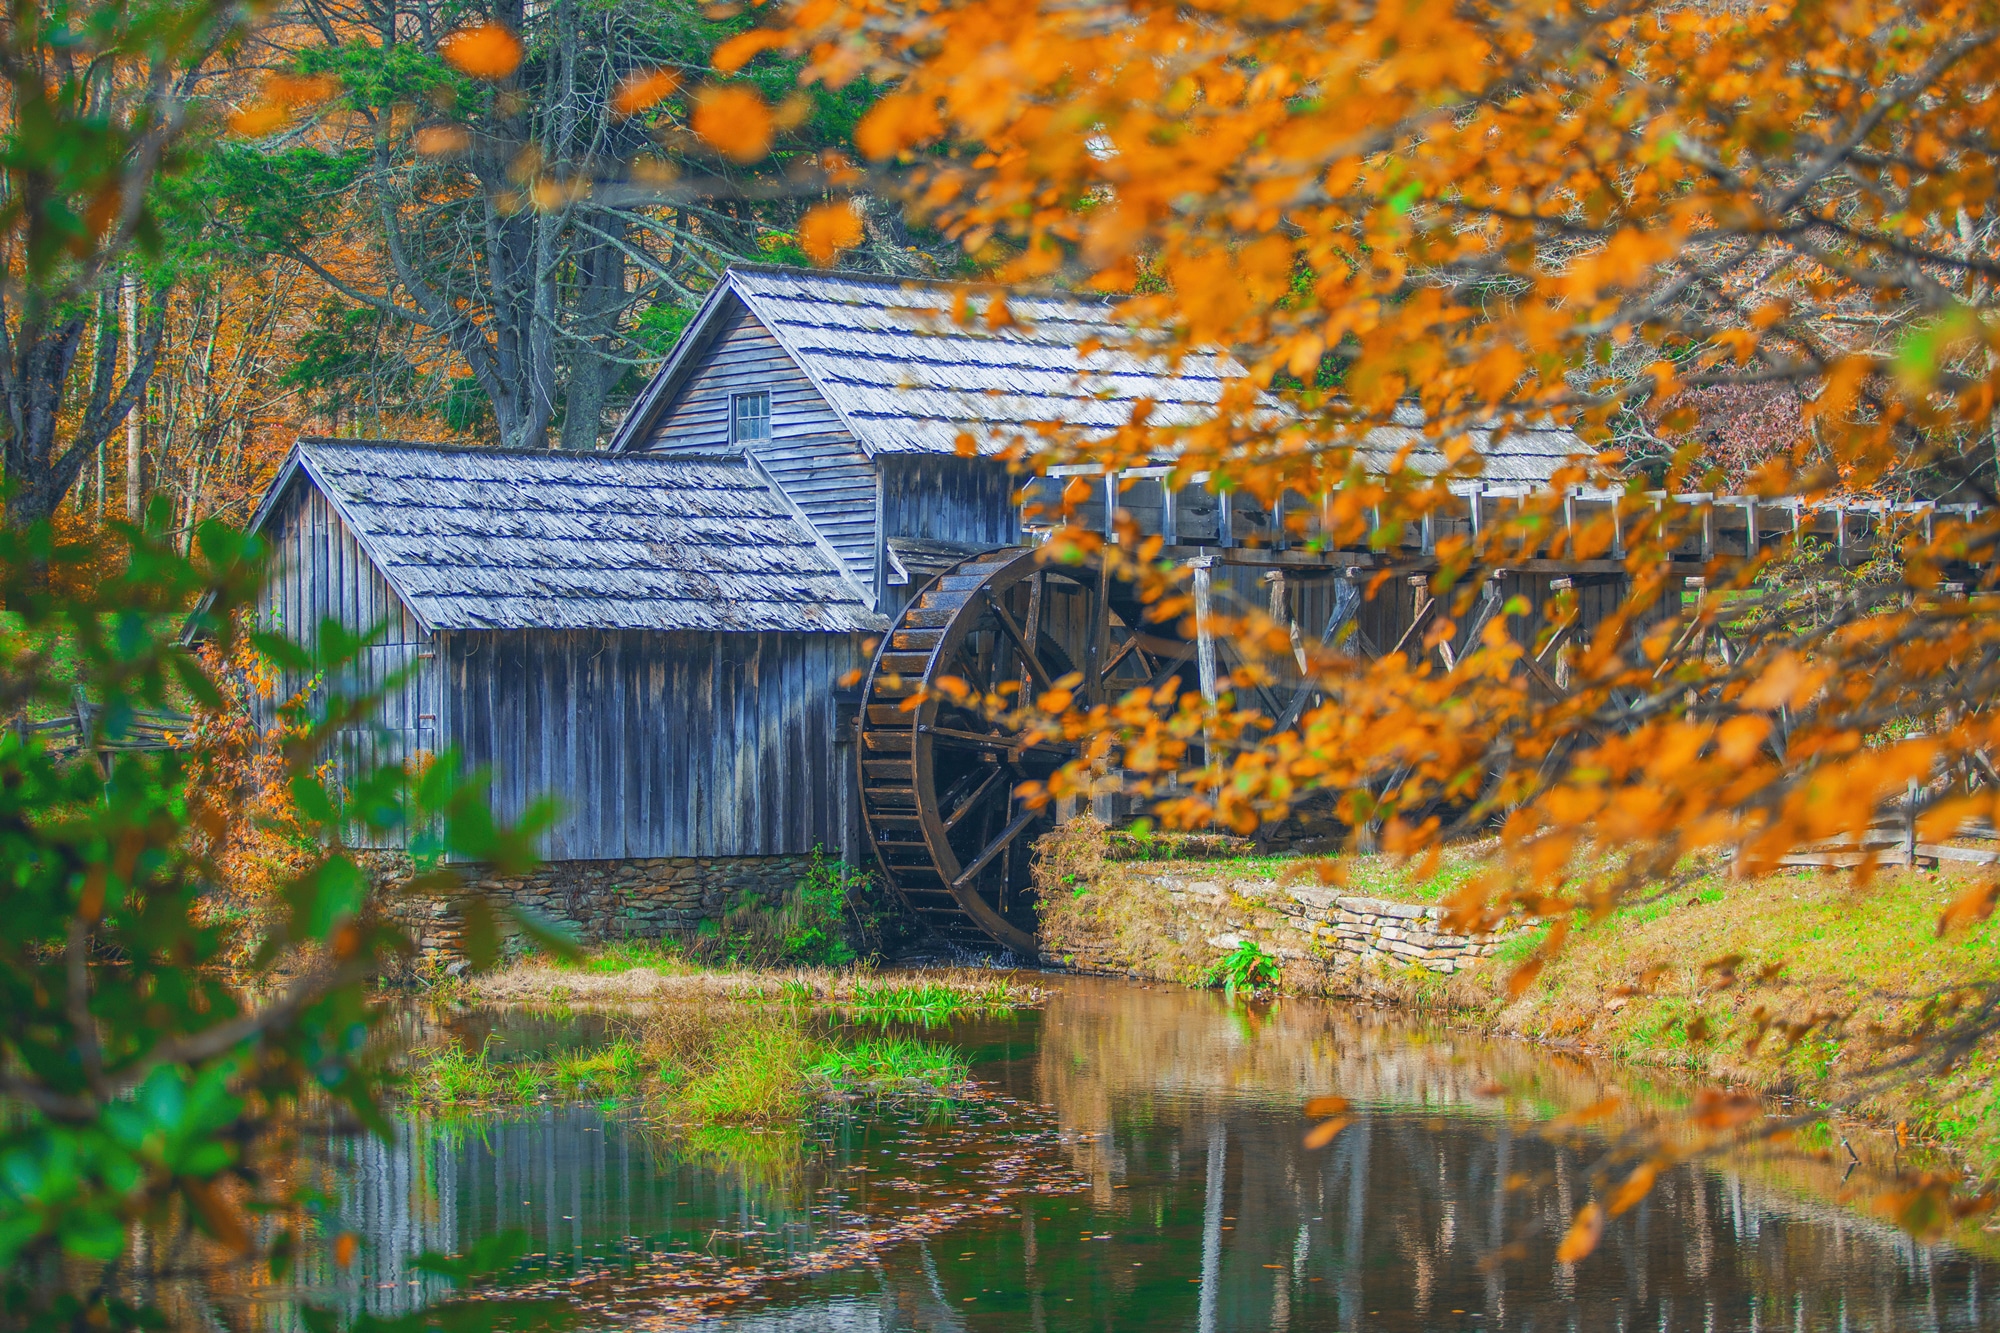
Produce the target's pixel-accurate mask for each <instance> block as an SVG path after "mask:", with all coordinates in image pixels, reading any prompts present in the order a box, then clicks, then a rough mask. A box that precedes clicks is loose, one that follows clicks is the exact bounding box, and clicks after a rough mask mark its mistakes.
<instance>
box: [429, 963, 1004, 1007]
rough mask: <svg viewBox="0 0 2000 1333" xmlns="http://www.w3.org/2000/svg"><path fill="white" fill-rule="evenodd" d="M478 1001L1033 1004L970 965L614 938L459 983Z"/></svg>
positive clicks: (1000, 980) (1001, 976)
mask: <svg viewBox="0 0 2000 1333" xmlns="http://www.w3.org/2000/svg"><path fill="white" fill-rule="evenodd" d="M465 998H467V999H470V1000H475V1001H479V1002H481V1003H486V1004H534V1005H551V1004H569V1005H609V1006H618V1005H626V1004H633V1003H642V1004H650V1003H653V1002H657V1001H663V1000H675V1001H693V1002H714V1003H731V1004H751V1005H760V1004H777V1005H822V1006H832V1007H836V1008H840V1009H844V1010H851V1011H854V1012H858V1013H860V1014H863V1015H866V1016H877V1015H880V1016H885V1017H892V1018H901V1019H908V1020H923V1019H927V1018H928V1019H937V1020H944V1019H949V1018H955V1017H958V1016H960V1015H963V1014H973V1013H998V1012H1005V1011H1008V1010H1013V1009H1019V1008H1023V1007H1026V1006H1029V1005H1033V1004H1036V1003H1038V1002H1039V1001H1040V1000H1041V998H1042V991H1041V990H1039V989H1038V988H1036V987H1035V986H1034V985H1032V984H1031V983H1029V982H1026V981H1023V980H1022V979H1021V978H1019V977H1015V976H1010V975H1009V974H1007V973H1004V972H993V971H987V970H983V969H979V968H936V969H925V970H921V971H897V972H890V971H879V972H878V971H872V970H867V969H856V968H824V967H820V968H812V967H802V968H747V967H713V966H706V965H703V964H701V963H699V962H695V961H691V960H690V959H688V958H686V957H685V956H683V955H681V954H679V953H677V952H676V951H674V950H673V949H671V948H661V947H659V946H654V945H646V944H627V945H615V946H612V947H609V948H604V949H599V950H594V951H591V952H589V953H586V954H585V955H584V956H582V957H580V958H578V959H576V960H574V961H564V962H556V961H550V960H546V959H529V960H526V961H523V962H520V963H516V964H514V965H513V966H511V967H508V968H504V969H502V970H500V971H498V972H493V973H489V974H487V975H485V976H482V977H479V978H477V979H475V980H474V981H472V982H471V983H470V984H468V985H467V986H466V987H465Z"/></svg>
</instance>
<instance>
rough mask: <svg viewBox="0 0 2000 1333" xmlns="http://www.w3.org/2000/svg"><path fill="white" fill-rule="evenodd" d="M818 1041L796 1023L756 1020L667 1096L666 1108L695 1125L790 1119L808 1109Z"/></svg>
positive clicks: (671, 1114)
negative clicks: (808, 1074) (810, 1070)
mask: <svg viewBox="0 0 2000 1333" xmlns="http://www.w3.org/2000/svg"><path fill="white" fill-rule="evenodd" d="M816 1052H817V1044H816V1043H815V1042H814V1041H813V1040H812V1038H810V1037H809V1036H807V1035H806V1033H805V1030H804V1028H803V1026H801V1025H798V1024H785V1023H773V1024H756V1025H752V1026H751V1027H749V1028H747V1029H746V1030H745V1031H744V1032H743V1033H742V1034H741V1036H740V1038H738V1039H736V1040H734V1041H730V1042H727V1043H725V1044H724V1046H723V1048H722V1049H721V1051H720V1053H719V1055H718V1057H717V1059H716V1061H715V1063H714V1064H713V1065H712V1066H711V1067H710V1068H709V1069H707V1070H706V1071H705V1072H703V1073H701V1074H698V1075H696V1076H695V1077H694V1078H692V1079H691V1080H689V1081H688V1082H687V1083H686V1084H685V1085H683V1086H681V1087H679V1088H676V1089H675V1090H674V1091H673V1093H672V1094H671V1096H670V1098H669V1100H668V1104H667V1107H666V1110H667V1112H668V1114H669V1115H670V1116H672V1117H673V1118H674V1119H677V1120H687V1121H692V1122H694V1123H697V1124H719V1123H740V1122H744V1121H766V1120H790V1119H796V1118H797V1117H799V1116H800V1115H803V1114H804V1113H805V1111H806V1107H807V1101H808V1094H807V1088H806V1079H805V1071H806V1070H807V1068H809V1067H810V1065H811V1062H812V1061H813V1059H814V1058H815V1055H816Z"/></svg>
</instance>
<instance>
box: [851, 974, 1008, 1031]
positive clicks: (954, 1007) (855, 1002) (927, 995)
mask: <svg viewBox="0 0 2000 1333" xmlns="http://www.w3.org/2000/svg"><path fill="white" fill-rule="evenodd" d="M1023 1003H1025V1001H1023V1000H1022V999H1021V997H1020V995H1019V994H1018V993H1017V992H1016V990H1015V988H1014V987H1013V986H1012V985H1010V984H1009V983H1008V981H1007V979H1006V978H1005V977H1002V978H999V979H998V980H997V981H995V982H994V983H993V984H992V985H989V986H983V987H981V988H979V989H977V990H967V989H965V988H964V987H961V986H951V985H946V984H944V983H942V982H936V981H920V982H916V983H914V984H909V983H905V984H901V985H897V984H887V983H885V984H883V985H868V984H866V983H863V984H862V985H859V986H856V987H855V988H854V997H853V998H852V999H851V1000H849V1001H848V1007H849V1008H850V1009H851V1010H852V1011H853V1012H854V1014H855V1016H856V1017H859V1018H863V1019H868V1020H871V1021H874V1022H879V1023H887V1022H898V1023H925V1024H930V1023H945V1022H949V1021H951V1020H952V1019H954V1018H958V1017H960V1016H962V1015H965V1014H982V1013H996V1012H1005V1011H1007V1010H1011V1009H1018V1008H1020V1007H1021V1006H1022V1004H1023Z"/></svg>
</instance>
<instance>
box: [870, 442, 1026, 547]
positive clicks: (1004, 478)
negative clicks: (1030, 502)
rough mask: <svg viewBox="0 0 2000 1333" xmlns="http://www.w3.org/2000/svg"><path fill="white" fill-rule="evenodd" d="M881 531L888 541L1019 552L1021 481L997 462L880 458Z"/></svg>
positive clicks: (932, 456)
mask: <svg viewBox="0 0 2000 1333" xmlns="http://www.w3.org/2000/svg"><path fill="white" fill-rule="evenodd" d="M875 462H876V465H877V466H878V467H880V468H881V469H882V527H883V531H884V532H885V533H886V534H887V535H888V536H891V537H923V538H927V539H929V540H931V541H940V542H964V543H965V544H967V545H969V546H1022V545H1026V543H1027V538H1026V536H1025V535H1024V534H1023V533H1022V531H1021V513H1020V506H1018V505H1016V504H1015V503H1014V493H1015V492H1016V491H1017V490H1019V489H1020V478H1018V477H1015V476H1012V475H1010V474H1009V473H1008V471H1007V465H1006V464H1005V463H1003V462H1001V461H1000V460H999V459H996V458H957V457H952V456H946V455H938V454H881V455H878V456H877V458H876V460H875Z"/></svg>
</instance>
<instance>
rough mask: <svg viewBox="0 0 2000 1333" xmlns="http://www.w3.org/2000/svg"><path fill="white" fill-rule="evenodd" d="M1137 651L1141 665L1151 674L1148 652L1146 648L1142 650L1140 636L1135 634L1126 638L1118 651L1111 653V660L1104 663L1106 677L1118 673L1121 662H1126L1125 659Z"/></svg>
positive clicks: (1108, 677)
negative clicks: (1147, 657) (1146, 652)
mask: <svg viewBox="0 0 2000 1333" xmlns="http://www.w3.org/2000/svg"><path fill="white" fill-rule="evenodd" d="M1135 653H1136V654H1137V655H1138V659H1139V665H1140V667H1141V668H1142V669H1143V670H1144V671H1145V672H1146V673H1147V674H1148V675H1151V674H1152V667H1151V666H1149V665H1147V660H1146V654H1145V652H1144V650H1142V649H1141V648H1140V647H1139V636H1138V635H1136V634H1134V635H1133V636H1132V637H1131V638H1129V639H1127V640H1125V642H1124V643H1122V644H1120V645H1118V651H1117V652H1115V653H1113V654H1111V660H1110V661H1108V662H1106V663H1105V664H1104V675H1105V678H1106V679H1107V680H1108V679H1110V678H1111V677H1112V676H1113V675H1116V674H1117V672H1118V667H1119V664H1120V663H1122V662H1124V660H1125V659H1126V658H1127V657H1130V656H1132V655H1133V654H1135Z"/></svg>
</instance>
